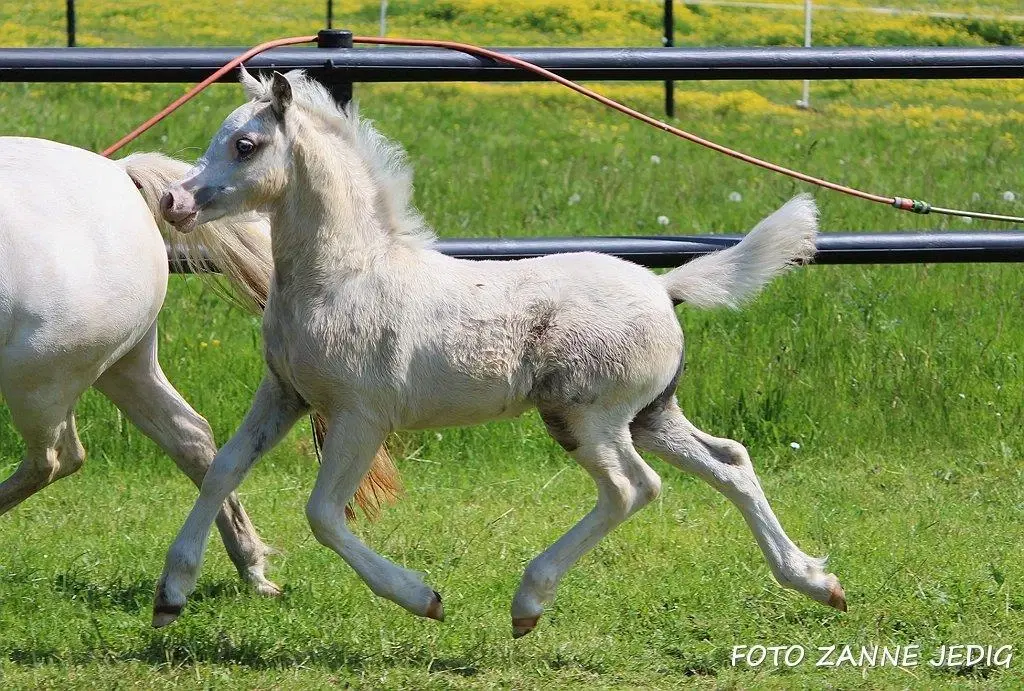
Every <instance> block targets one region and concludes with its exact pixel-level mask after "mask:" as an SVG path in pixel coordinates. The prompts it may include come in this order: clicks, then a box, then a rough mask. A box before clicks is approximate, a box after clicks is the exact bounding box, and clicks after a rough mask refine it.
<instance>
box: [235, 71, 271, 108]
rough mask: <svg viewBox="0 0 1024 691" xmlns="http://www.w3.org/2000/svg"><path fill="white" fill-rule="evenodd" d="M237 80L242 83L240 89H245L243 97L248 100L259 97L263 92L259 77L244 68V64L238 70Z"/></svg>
mask: <svg viewBox="0 0 1024 691" xmlns="http://www.w3.org/2000/svg"><path fill="white" fill-rule="evenodd" d="M238 82H239V84H241V85H242V90H243V91H245V97H246V98H247V99H249V100H250V101H253V100H255V99H257V98H260V97H261V96H263V94H264V93H265V90H264V88H263V84H261V83H260V80H259V79H256V77H254V76H252V75H251V74H249V70H247V69H245V66H244V65H243V66H242V67H241V69H240V70H239V72H238Z"/></svg>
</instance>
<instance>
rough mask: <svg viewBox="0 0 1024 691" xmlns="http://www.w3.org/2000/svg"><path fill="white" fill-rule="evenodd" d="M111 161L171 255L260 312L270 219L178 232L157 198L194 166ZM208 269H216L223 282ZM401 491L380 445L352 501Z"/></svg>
mask: <svg viewBox="0 0 1024 691" xmlns="http://www.w3.org/2000/svg"><path fill="white" fill-rule="evenodd" d="M115 163H117V165H119V166H121V168H123V169H124V171H125V172H126V173H127V174H128V176H129V177H130V178H131V179H132V180H133V181H134V182H135V186H136V187H138V188H139V192H140V193H141V194H142V197H143V199H145V200H146V204H147V205H148V206H149V210H150V211H151V212H152V213H153V218H154V219H156V223H157V226H158V227H159V228H160V230H161V233H162V234H163V236H164V238H165V239H166V241H167V244H168V248H169V249H170V251H171V254H172V256H177V257H181V259H182V260H183V261H184V262H185V263H186V264H187V265H188V266H189V267H190V268H191V269H192V270H193V271H194V272H195V273H197V274H201V275H203V276H205V277H210V278H212V280H213V284H214V285H215V286H216V287H217V289H219V290H220V292H221V293H222V294H223V295H225V296H226V297H227V298H228V299H230V300H232V301H233V302H236V303H238V304H239V305H241V306H242V307H243V308H245V309H246V310H247V311H249V312H250V313H252V314H255V315H260V314H262V313H263V308H264V307H265V306H266V304H267V295H268V293H269V290H270V280H271V275H272V273H273V270H274V263H273V258H272V255H271V253H270V223H269V222H268V221H267V220H266V219H265V218H264V217H262V216H260V215H258V214H250V215H249V216H245V217H241V216H235V217H232V218H222V219H218V220H216V221H210V222H209V223H204V224H203V225H201V226H198V227H197V228H196V229H195V230H194V231H192V232H191V233H187V234H183V233H179V232H177V231H176V230H174V228H173V227H172V226H171V225H170V224H169V223H167V222H165V221H164V220H163V216H162V215H161V214H160V197H161V196H162V195H163V193H164V190H166V189H167V188H168V187H170V185H171V183H173V182H177V181H178V180H181V179H182V178H183V177H185V175H186V173H188V171H189V169H190V168H191V167H192V166H191V165H189V164H188V163H185V162H184V161H178V160H176V159H173V158H170V157H169V156H164V155H163V154H160V153H136V154H131V155H130V156H126V157H125V158H122V159H120V160H118V161H115ZM211 271H217V272H220V274H221V275H223V277H224V279H226V283H227V286H225V285H224V281H220V280H218V279H217V278H216V274H214V273H211ZM326 432H327V422H326V420H324V419H323V417H322V416H320V414H319V413H314V415H313V435H314V442H315V443H316V444H317V446H318V447H319V446H320V445H321V444H322V443H323V440H324V435H325V434H326ZM400 494H401V480H400V478H399V475H398V469H397V468H396V467H395V464H394V463H393V462H392V460H391V457H390V456H389V455H388V452H387V449H385V448H384V447H381V449H380V450H379V451H378V452H377V455H376V457H375V458H374V460H373V465H372V466H370V470H369V471H368V472H367V474H366V476H365V477H364V478H363V481H362V483H361V484H360V485H359V489H357V490H356V495H355V502H356V504H357V505H358V506H359V508H361V509H362V510H363V511H364V512H365V513H366V515H367V516H369V517H370V518H374V517H376V516H377V514H378V513H379V512H380V508H381V507H382V506H383V505H385V504H390V503H394V502H395V501H396V500H397V499H398V497H399V495H400ZM345 511H346V513H347V514H348V516H349V517H352V516H354V515H355V514H354V512H353V511H352V509H351V508H350V507H346V508H345Z"/></svg>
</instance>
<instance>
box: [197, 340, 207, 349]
mask: <svg viewBox="0 0 1024 691" xmlns="http://www.w3.org/2000/svg"><path fill="white" fill-rule="evenodd" d="M208 345H209V343H207V342H206V341H199V347H200V348H205V347H206V346H208Z"/></svg>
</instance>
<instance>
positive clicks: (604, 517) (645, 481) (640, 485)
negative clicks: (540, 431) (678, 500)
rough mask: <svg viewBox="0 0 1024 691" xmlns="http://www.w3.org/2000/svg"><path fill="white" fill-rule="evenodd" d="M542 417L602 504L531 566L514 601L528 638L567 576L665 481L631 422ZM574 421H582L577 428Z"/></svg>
mask: <svg viewBox="0 0 1024 691" xmlns="http://www.w3.org/2000/svg"><path fill="white" fill-rule="evenodd" d="M541 417H542V418H543V419H544V422H545V424H547V426H548V429H549V431H551V433H552V436H554V437H555V439H556V441H558V442H559V443H560V444H561V445H562V446H563V447H564V448H565V449H566V450H567V451H569V453H570V454H571V455H572V457H573V458H574V459H575V460H576V461H577V462H578V463H579V464H580V465H581V466H583V468H584V469H585V470H586V471H587V472H588V473H590V476H591V477H592V478H594V482H595V483H597V505H596V506H595V507H594V508H593V510H591V512H590V513H588V514H587V515H586V516H584V517H583V518H582V519H581V520H580V521H579V523H577V524H576V525H575V526H573V527H572V529H571V530H569V532H567V533H566V534H565V535H563V536H562V537H561V538H559V539H558V541H557V542H555V544H553V545H551V547H549V548H548V549H547V550H545V551H544V552H543V553H542V554H540V555H539V556H538V557H536V558H535V559H534V560H533V561H531V562H530V565H529V566H528V567H526V572H525V573H524V574H523V579H522V581H521V583H520V584H519V590H518V591H517V592H516V595H515V598H513V600H512V635H513V636H514V637H515V638H519V637H520V636H523V635H526V634H527V633H529V632H530V631H532V630H533V628H534V627H535V626H536V625H537V620H538V619H539V618H540V616H541V614H543V612H544V606H545V605H547V604H548V603H550V602H551V601H552V600H553V599H554V597H555V589H556V588H557V587H558V582H559V581H560V580H561V578H562V576H563V575H565V572H566V571H568V570H569V568H570V567H571V566H572V565H573V564H575V563H576V562H577V561H578V560H579V558H580V557H582V556H583V555H584V554H586V553H587V552H589V551H590V550H591V549H593V547H594V546H595V545H596V544H597V543H598V542H600V540H601V539H602V538H603V537H604V536H605V535H607V534H608V533H610V532H611V531H612V530H613V529H614V528H615V527H616V526H617V525H619V524H620V523H622V522H623V521H625V520H626V519H627V518H629V517H630V516H631V515H632V514H633V513H634V512H636V511H637V510H639V509H641V508H642V507H644V506H646V505H647V504H648V503H650V502H651V501H653V500H654V499H655V498H656V497H657V496H658V493H659V492H660V491H661V479H660V478H659V477H658V475H657V473H655V472H654V470H652V469H651V467H650V466H648V465H647V463H645V462H644V460H643V459H642V458H640V455H639V454H637V452H636V450H635V449H634V448H633V443H632V440H631V439H630V436H629V431H628V430H627V429H626V420H628V418H626V419H624V420H622V421H621V422H620V423H619V425H618V426H616V425H615V424H614V423H612V424H609V418H614V415H612V414H610V413H609V411H600V413H597V412H591V411H585V412H584V413H583V414H582V415H577V416H572V415H562V414H553V413H550V412H545V411H543V410H542V411H541ZM572 417H578V418H580V419H578V420H577V421H576V422H575V424H573V423H571V422H570V420H571V419H572Z"/></svg>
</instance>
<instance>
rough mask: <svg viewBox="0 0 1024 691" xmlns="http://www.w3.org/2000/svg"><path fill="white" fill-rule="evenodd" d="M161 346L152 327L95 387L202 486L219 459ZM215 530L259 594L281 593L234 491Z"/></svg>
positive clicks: (203, 421) (266, 549) (207, 430)
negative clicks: (172, 377) (161, 356)
mask: <svg viewBox="0 0 1024 691" xmlns="http://www.w3.org/2000/svg"><path fill="white" fill-rule="evenodd" d="M157 342H158V339H157V327H156V325H155V324H154V325H153V327H152V328H151V329H150V330H149V332H148V333H147V334H146V335H145V336H144V337H143V338H142V340H141V341H139V343H138V344H137V345H136V346H135V347H134V348H133V349H132V350H131V351H129V352H128V353H127V354H125V356H124V357H122V358H121V359H120V360H118V361H117V362H116V363H114V364H113V365H112V366H111V367H110V368H109V369H108V370H107V371H106V372H104V373H103V375H102V376H101V377H100V378H99V380H98V381H97V382H96V385H95V386H96V388H97V389H99V390H100V391H101V392H103V394H104V395H106V397H107V398H109V399H110V400H111V401H113V403H114V405H116V406H117V407H118V408H120V409H121V410H122V411H123V412H124V414H125V415H127V416H128V419H129V420H131V421H132V422H133V423H134V424H135V426H136V427H138V428H139V429H140V430H141V431H142V433H143V434H145V435H146V436H147V437H149V438H150V439H152V440H153V441H155V442H156V443H157V444H158V445H159V446H160V448H162V449H163V450H164V452H165V453H166V454H167V455H168V456H170V457H171V458H172V459H173V460H174V462H175V464H176V465H177V466H178V468H180V469H181V471H182V472H183V473H185V475H187V476H188V478H189V479H190V480H192V482H194V483H195V485H196V487H199V486H201V485H202V483H203V477H204V476H205V475H206V471H207V468H209V467H210V462H211V461H212V460H213V458H214V456H216V455H217V446H216V444H215V443H214V440H213V433H212V431H211V430H210V425H209V424H208V423H207V422H206V419H205V418H203V416H201V415H200V414H199V413H197V412H196V411H195V410H193V409H192V407H191V406H189V404H188V403H187V402H185V399H183V398H182V397H181V394H179V393H178V392H177V391H176V390H175V388H174V387H173V386H171V383H170V382H169V381H167V377H166V376H165V375H164V372H163V370H162V369H161V368H160V362H159V360H158V359H157ZM217 528H218V530H219V531H220V535H221V539H222V540H223V541H224V547H225V548H227V551H228V556H230V557H231V561H232V563H234V565H235V568H237V569H238V573H239V574H240V575H241V576H242V578H243V579H245V580H246V581H248V582H249V583H251V584H252V585H253V587H254V588H255V589H256V592H258V593H260V594H261V595H270V596H276V595H280V594H281V590H280V588H278V587H277V586H276V585H274V583H272V582H271V581H269V580H267V578H266V576H265V575H264V572H265V570H266V566H267V560H266V557H267V554H269V553H270V552H271V549H270V548H269V547H267V546H266V545H264V544H263V542H262V540H260V538H259V535H258V534H257V533H256V529H255V528H254V527H253V525H252V522H251V521H250V520H249V516H248V515H246V513H245V509H243V508H242V504H241V502H240V501H239V500H238V497H236V496H235V495H234V494H233V493H232V494H231V495H229V496H228V498H227V500H226V501H225V502H224V505H223V506H222V507H221V510H220V513H218V514H217Z"/></svg>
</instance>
